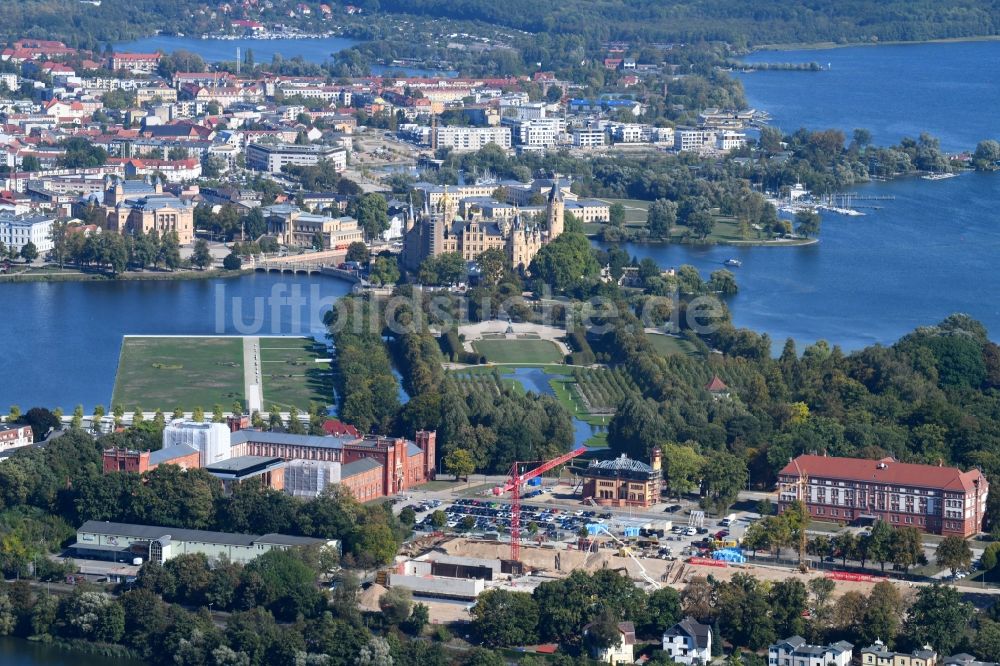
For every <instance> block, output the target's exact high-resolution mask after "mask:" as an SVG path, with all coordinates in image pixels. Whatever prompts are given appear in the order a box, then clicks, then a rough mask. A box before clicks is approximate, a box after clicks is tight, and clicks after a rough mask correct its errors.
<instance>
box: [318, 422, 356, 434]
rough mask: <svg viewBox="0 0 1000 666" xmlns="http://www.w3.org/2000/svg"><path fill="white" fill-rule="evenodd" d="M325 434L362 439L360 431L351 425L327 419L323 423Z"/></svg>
mask: <svg viewBox="0 0 1000 666" xmlns="http://www.w3.org/2000/svg"><path fill="white" fill-rule="evenodd" d="M323 432H325V433H326V434H328V435H333V436H334V437H348V436H350V437H360V436H361V433H359V432H358V429H357V428H355V427H354V426H352V425H350V424H349V423H344V422H343V421H339V420H337V419H327V420H326V421H325V422H324V423H323Z"/></svg>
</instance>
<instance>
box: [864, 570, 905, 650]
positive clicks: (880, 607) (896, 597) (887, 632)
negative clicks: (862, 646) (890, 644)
mask: <svg viewBox="0 0 1000 666" xmlns="http://www.w3.org/2000/svg"><path fill="white" fill-rule="evenodd" d="M904 608H905V604H904V602H903V597H902V595H901V594H900V592H899V589H898V588H897V587H896V586H895V585H894V584H892V583H890V582H889V581H880V582H878V583H876V584H875V586H874V587H873V588H872V591H871V593H870V594H869V595H868V603H867V606H866V608H865V611H864V619H863V621H862V622H861V625H860V627H858V629H859V633H860V635H861V636H862V637H863V638H864V639H865V641H866V642H873V641H875V640H877V639H879V638H881V637H882V636H896V634H898V633H899V626H900V624H901V623H902V620H903V611H904ZM883 640H887V641H891V640H892V639H891V638H885V639H883Z"/></svg>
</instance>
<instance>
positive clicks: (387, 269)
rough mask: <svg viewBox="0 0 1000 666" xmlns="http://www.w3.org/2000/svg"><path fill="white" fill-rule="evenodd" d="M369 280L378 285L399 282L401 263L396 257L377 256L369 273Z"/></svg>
mask: <svg viewBox="0 0 1000 666" xmlns="http://www.w3.org/2000/svg"><path fill="white" fill-rule="evenodd" d="M368 280H369V282H371V283H372V284H377V285H385V284H396V283H397V282H399V264H398V263H397V261H396V259H395V257H377V258H376V259H375V263H374V264H373V265H372V268H371V271H370V272H369V273H368Z"/></svg>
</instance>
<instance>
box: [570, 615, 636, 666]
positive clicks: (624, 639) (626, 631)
mask: <svg viewBox="0 0 1000 666" xmlns="http://www.w3.org/2000/svg"><path fill="white" fill-rule="evenodd" d="M592 626H593V624H588V625H587V626H586V627H584V628H583V633H584V634H587V633H588V631H589V630H590V627H592ZM634 650H635V625H633V624H632V623H631V622H619V623H618V642H617V643H614V644H613V645H610V646H608V647H606V648H591V650H590V656H591V657H592V658H593V659H595V660H596V661H599V662H601V663H602V664H632V663H634V662H635V654H634Z"/></svg>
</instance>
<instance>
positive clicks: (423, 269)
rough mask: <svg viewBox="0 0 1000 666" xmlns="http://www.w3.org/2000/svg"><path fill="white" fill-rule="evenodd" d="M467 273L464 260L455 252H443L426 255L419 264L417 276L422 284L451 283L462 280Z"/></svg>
mask: <svg viewBox="0 0 1000 666" xmlns="http://www.w3.org/2000/svg"><path fill="white" fill-rule="evenodd" d="M467 274H468V271H467V270H466V266H465V260H464V259H462V255H460V254H458V253H457V252H444V253H443V254H439V255H437V256H436V257H427V258H426V259H424V260H423V262H422V263H421V264H420V270H419V271H418V278H419V280H420V282H421V283H422V284H431V285H453V284H458V283H459V282H463V281H464V280H465V278H466V276H467Z"/></svg>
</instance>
